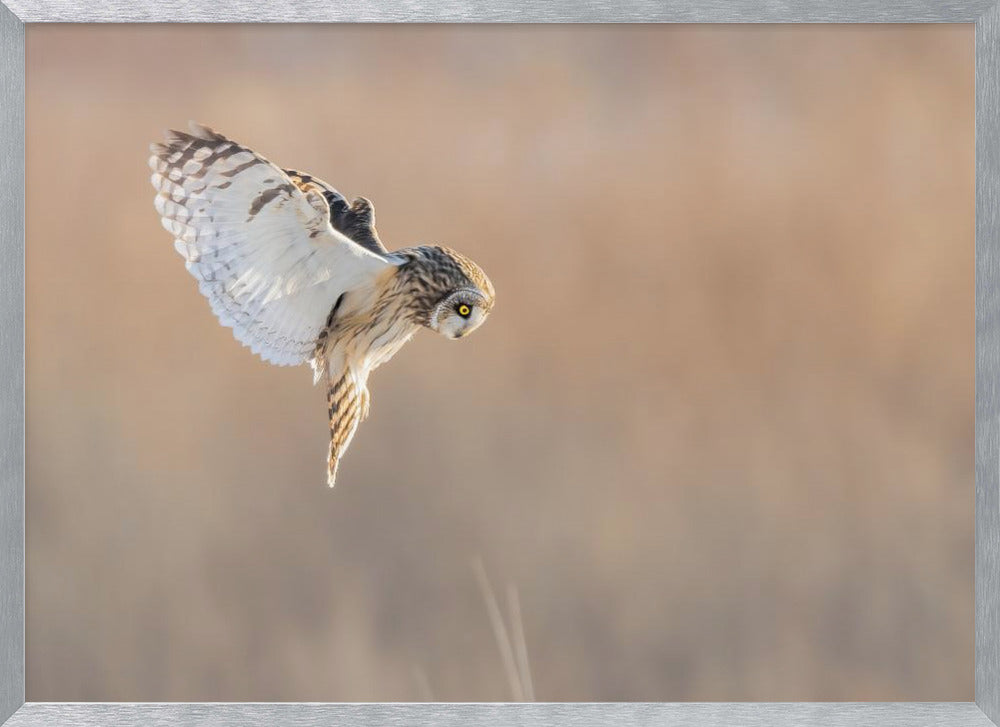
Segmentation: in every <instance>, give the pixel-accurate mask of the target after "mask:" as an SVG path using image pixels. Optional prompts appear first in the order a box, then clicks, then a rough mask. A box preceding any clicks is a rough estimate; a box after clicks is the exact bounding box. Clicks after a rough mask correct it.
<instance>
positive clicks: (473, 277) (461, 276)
mask: <svg viewBox="0 0 1000 727" xmlns="http://www.w3.org/2000/svg"><path fill="white" fill-rule="evenodd" d="M425 249H427V248H425ZM429 249H430V250H432V251H433V253H432V256H433V255H441V257H440V258H438V260H437V261H435V262H436V264H435V265H433V268H434V270H435V273H436V275H433V276H432V277H434V278H437V280H438V281H439V282H441V283H445V281H447V282H446V283H445V284H444V285H443V286H442V287H441V288H439V290H440V291H441V293H442V295H441V297H440V298H439V299H438V300H437V301H436V302H435V304H434V306H433V308H432V309H431V311H430V316H429V317H428V320H427V325H428V326H429V327H430V328H431V330H434V331H437V332H438V333H440V334H441V335H442V336H445V337H446V338H451V339H457V338H462V337H463V336H467V335H468V334H470V333H472V332H473V331H474V330H476V329H477V328H479V326H481V325H482V324H483V321H485V320H486V317H487V316H488V315H489V314H490V311H491V310H493V301H494V298H495V292H494V290H493V283H491V282H490V279H489V278H487V277H486V273H484V272H483V270H482V268H480V267H479V266H478V265H476V264H475V263H474V262H472V261H471V260H469V259H468V258H467V257H465V256H464V255H461V254H460V253H457V252H455V251H454V250H449V249H448V248H442V247H434V248H429Z"/></svg>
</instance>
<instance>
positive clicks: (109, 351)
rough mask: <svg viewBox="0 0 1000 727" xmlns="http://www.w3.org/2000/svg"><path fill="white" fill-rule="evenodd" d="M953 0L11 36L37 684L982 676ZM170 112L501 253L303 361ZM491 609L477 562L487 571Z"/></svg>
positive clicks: (958, 35) (386, 213) (394, 217)
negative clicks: (18, 136)
mask: <svg viewBox="0 0 1000 727" xmlns="http://www.w3.org/2000/svg"><path fill="white" fill-rule="evenodd" d="M973 41H974V37H973V30H972V28H971V26H950V27H949V26H932V27H891V26H882V27H856V26H855V27H846V26H845V27H786V28H776V27H739V28H737V27H586V26H582V27H517V26H513V27H498V26H493V27H460V26H451V27H427V26H414V27H333V26H330V27H318V26H316V27H313V26H301V27H291V26H279V27H260V26H247V27H206V26H187V27H179V26H174V27H163V26H160V27H155V26H147V27H136V26H107V27H93V26H91V27H86V26H84V27H67V26H32V27H30V28H29V29H28V31H27V43H28V180H27V184H28V219H27V225H28V246H27V271H28V293H27V316H28V321H27V322H28V343H27V345H28V349H27V351H28V360H27V372H28V392H27V397H28V444H27V446H28V531H27V532H28V543H27V548H28V582H27V588H28V632H27V644H28V649H27V660H28V682H27V692H28V694H27V698H28V699H29V700H350V701H364V700H419V699H424V698H427V697H432V698H434V699H437V700H505V699H509V698H510V696H511V692H510V690H509V688H508V685H507V679H506V677H505V672H504V668H503V662H502V660H501V657H500V653H499V650H498V646H497V643H496V641H495V639H494V635H493V632H492V630H491V626H490V621H489V617H488V612H487V608H486V606H485V604H484V600H483V596H482V594H481V593H480V591H479V589H478V586H477V581H476V578H475V573H474V570H473V567H472V563H473V562H474V561H475V559H476V558H481V559H482V562H483V563H484V564H485V568H486V571H487V572H488V574H489V577H490V578H491V580H492V581H493V584H494V587H495V588H496V589H497V590H498V592H499V594H500V596H501V598H503V593H504V592H505V589H506V588H507V585H508V584H510V585H511V586H513V587H514V588H516V589H517V593H518V595H519V597H520V604H521V611H522V614H523V629H524V633H525V640H526V643H527V650H528V654H529V658H530V663H531V671H532V675H533V677H534V685H535V690H536V696H537V698H538V699H540V700H814V699H820V700H839V699H863V700H969V699H972V698H973V672H972V662H973V610H972V597H973V585H972V584H973V580H972V563H973V561H972V557H973V556H972V535H973V428H974V425H973V406H974V389H973V345H974V344H973V342H974V323H973V315H974V300H973V274H974V259H973V258H974V254H973V253H974V235H973V225H974V201H973V195H974V138H973V128H974V127H973V104H974V97H973V90H974V89H973ZM189 118H193V119H198V120H200V121H203V122H205V123H208V124H211V125H213V126H215V127H216V128H218V129H219V130H221V131H223V132H224V133H226V134H227V135H230V136H232V137H234V138H236V139H238V140H240V141H243V142H245V143H247V144H249V145H251V146H252V147H254V148H255V149H257V150H259V151H260V152H261V153H263V154H265V155H266V156H268V157H270V158H272V159H274V160H276V161H277V162H279V163H280V164H283V165H285V166H290V167H295V168H299V169H304V170H308V171H310V172H313V173H315V174H317V175H318V176H320V177H322V178H325V179H327V180H328V181H330V182H331V183H332V184H334V185H335V186H337V187H338V188H340V189H341V190H342V191H343V192H344V193H346V194H348V195H365V196H368V197H370V198H372V199H373V200H374V202H375V205H376V208H377V211H378V222H379V229H380V232H381V233H382V237H383V239H384V240H385V241H386V242H387V244H388V245H389V247H401V246H404V245H408V244H414V243H420V242H438V243H443V244H447V245H449V246H453V247H455V248H457V249H459V250H461V251H463V252H465V253H467V254H469V255H470V256H471V257H473V258H474V259H475V260H477V261H478V262H480V263H481V264H482V265H483V267H484V268H485V269H486V270H487V272H488V273H489V274H490V276H491V277H492V279H493V281H494V283H495V285H496V288H497V292H498V298H497V307H496V310H495V312H494V313H493V315H492V317H491V318H490V320H489V322H488V323H487V324H486V325H485V326H484V327H483V329H482V330H481V331H479V332H477V333H476V334H475V335H474V336H472V337H471V338H469V339H467V340H464V341H462V342H460V343H451V342H448V341H445V340H443V339H440V338H438V337H436V336H434V335H432V334H430V333H421V334H419V335H418V336H417V338H416V339H415V340H414V341H413V342H412V343H411V344H410V345H409V346H408V347H407V348H405V349H404V350H403V351H402V352H401V353H400V355H399V356H397V357H396V359H395V360H393V361H392V362H391V363H390V364H389V365H387V366H385V367H384V368H382V369H380V370H379V371H378V372H377V373H376V374H375V375H374V377H373V379H372V392H373V399H374V403H373V407H372V416H371V418H370V419H369V420H368V421H367V422H366V423H365V425H364V426H363V427H362V428H361V429H360V431H359V434H358V436H357V438H356V439H355V442H354V444H353V446H352V448H351V451H350V452H349V455H348V457H347V458H346V460H345V461H344V463H343V465H342V468H341V472H340V478H339V481H338V485H337V488H336V489H335V490H333V491H329V490H328V489H327V488H326V486H325V484H324V472H325V469H324V468H325V455H326V446H327V436H328V435H327V425H326V404H325V399H324V394H323V392H322V391H319V390H317V389H314V388H313V387H312V385H311V383H310V372H309V371H308V370H307V369H304V368H303V369H279V368H272V367H269V366H267V365H265V364H263V363H261V362H260V361H259V360H258V359H256V358H255V357H253V356H252V355H251V354H250V353H249V352H248V351H247V350H245V349H242V348H241V347H240V346H239V345H238V344H237V343H236V342H235V341H234V340H233V338H232V336H231V334H230V331H228V330H227V329H223V328H222V327H220V326H219V325H218V324H217V323H216V321H215V319H214V318H213V316H212V315H211V313H210V311H209V307H208V305H207V303H206V301H205V300H204V299H203V298H202V297H201V296H200V295H199V294H198V292H197V289H196V285H195V282H194V280H193V279H191V278H190V277H189V276H188V274H187V273H186V272H185V270H184V266H183V263H182V260H181V259H180V257H179V256H178V255H177V254H176V253H175V252H174V251H173V247H172V244H171V240H170V238H169V235H168V234H167V233H166V232H164V231H163V230H162V229H161V228H160V226H159V221H158V219H157V216H156V214H155V213H154V210H153V205H152V197H153V192H152V189H151V187H150V185H149V183H148V174H149V172H148V170H147V167H146V156H147V145H148V143H149V142H150V141H153V140H155V139H158V138H159V137H160V134H161V131H162V129H163V128H165V127H168V126H175V127H176V126H181V127H183V125H185V124H186V122H187V120H188V119H189ZM504 608H506V606H504Z"/></svg>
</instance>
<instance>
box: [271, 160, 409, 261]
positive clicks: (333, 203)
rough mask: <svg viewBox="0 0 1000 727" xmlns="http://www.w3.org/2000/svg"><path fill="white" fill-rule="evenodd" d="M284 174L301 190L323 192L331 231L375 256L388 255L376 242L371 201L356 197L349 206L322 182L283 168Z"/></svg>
mask: <svg viewBox="0 0 1000 727" xmlns="http://www.w3.org/2000/svg"><path fill="white" fill-rule="evenodd" d="M284 172H285V174H287V175H288V177H289V178H290V179H291V180H292V182H294V183H295V185H296V186H297V187H299V188H300V189H309V188H310V187H315V188H317V189H318V190H319V191H320V192H321V193H322V195H323V197H324V198H325V199H326V203H327V204H328V205H329V206H330V224H331V225H333V229H335V230H336V231H337V232H341V233H343V234H344V235H346V236H347V237H349V238H351V240H353V241H354V242H356V243H358V244H359V245H361V246H362V247H364V248H367V249H368V250H371V251H372V252H373V253H375V254H376V255H387V254H389V251H388V250H386V249H385V246H384V245H383V244H382V241H381V240H379V239H378V232H376V231H375V208H374V207H373V206H372V203H371V201H370V200H367V199H365V198H364V197H358V198H357V199H356V200H354V201H353V202H351V203H350V204H348V203H347V199H346V198H345V197H344V195H342V194H341V193H340V192H338V191H337V190H336V189H334V188H333V187H331V186H330V185H329V184H327V183H326V182H324V181H323V180H322V179H318V178H316V177H314V176H312V175H311V174H305V173H304V172H297V171H295V170H294V169H285V170H284Z"/></svg>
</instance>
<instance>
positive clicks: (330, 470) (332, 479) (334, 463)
mask: <svg viewBox="0 0 1000 727" xmlns="http://www.w3.org/2000/svg"><path fill="white" fill-rule="evenodd" d="M339 467H340V460H339V459H338V458H337V455H336V454H334V451H333V444H332V443H331V444H330V457H329V459H328V460H327V469H326V484H328V485H329V486H330V487H333V485H334V483H336V481H337V469H338V468H339Z"/></svg>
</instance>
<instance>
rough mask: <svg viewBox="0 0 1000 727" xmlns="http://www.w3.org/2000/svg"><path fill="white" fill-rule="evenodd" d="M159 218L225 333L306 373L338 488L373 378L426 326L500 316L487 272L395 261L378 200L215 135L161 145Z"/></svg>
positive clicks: (174, 137) (455, 262) (156, 179)
mask: <svg viewBox="0 0 1000 727" xmlns="http://www.w3.org/2000/svg"><path fill="white" fill-rule="evenodd" d="M150 150H151V151H152V156H151V157H150V158H149V166H150V167H151V168H152V170H153V176H152V182H153V187H154V188H155V189H156V199H155V205H156V210H157V212H159V214H160V216H161V217H162V222H163V226H164V227H165V228H166V229H167V231H169V232H170V234H171V235H173V236H174V247H175V248H176V249H177V252H179V253H180V254H181V256H182V257H183V258H184V260H185V261H186V262H185V265H186V267H187V269H188V271H189V272H190V273H191V275H193V276H194V277H195V279H196V280H197V281H198V288H199V290H200V291H201V293H202V294H203V295H204V296H205V297H206V298H208V301H209V304H210V305H211V306H212V311H213V312H214V313H215V315H216V316H217V317H218V319H219V322H220V323H221V324H222V325H224V326H227V327H229V328H232V329H233V335H234V336H235V337H236V339H237V340H238V341H240V343H242V344H243V345H244V346H249V347H250V350H251V351H253V352H254V353H256V354H257V355H259V356H260V357H261V358H262V359H264V360H265V361H268V362H270V363H272V364H277V365H279V366H295V365H299V364H304V363H309V364H310V365H311V366H312V370H313V381H314V383H319V382H320V381H325V383H326V388H327V404H328V406H329V414H330V450H329V457H328V460H327V482H328V484H329V485H330V486H331V487H333V484H334V480H335V479H336V477H337V466H338V464H339V463H340V460H341V458H342V457H343V456H344V452H346V451H347V447H348V446H349V445H350V443H351V439H352V438H353V437H354V433H355V431H357V428H358V425H359V424H360V423H361V422H362V421H363V420H364V419H365V417H366V416H367V415H368V405H369V401H370V397H369V394H368V387H367V382H368V376H369V374H371V372H372V371H374V370H375V369H376V368H377V367H378V366H380V365H381V364H383V363H385V362H386V361H388V360H389V359H390V358H392V356H393V355H394V354H395V353H396V352H397V351H398V350H399V349H400V348H401V347H402V346H403V344H404V343H406V342H407V341H408V340H410V338H411V337H412V336H413V334H414V333H416V332H417V330H418V329H420V328H421V327H425V328H430V329H431V330H432V331H436V332H437V333H440V334H441V335H443V336H444V337H446V338H452V339H457V338H462V337H463V336H465V335H467V334H469V333H471V332H472V331H474V330H475V329H476V328H478V327H479V326H480V325H482V323H483V321H485V320H486V317H487V316H488V315H489V313H490V311H491V310H492V308H493V301H494V291H493V284H492V283H490V280H489V278H487V277H486V274H485V273H484V272H483V271H482V269H481V268H480V267H479V266H478V265H476V263H474V262H472V261H471V260H469V259H468V258H467V257H465V256H463V255H460V254H459V253H457V252H455V251H454V250H449V249H448V248H446V247H440V246H437V245H422V246H419V247H407V248H402V249H400V250H396V251H394V252H389V251H388V250H387V249H386V248H385V247H384V246H383V245H382V242H381V241H380V240H379V238H378V234H377V233H376V231H375V211H374V208H373V207H372V204H371V202H369V201H368V200H367V199H364V198H361V197H359V198H358V199H355V200H354V202H352V203H350V204H348V203H347V200H346V199H345V198H344V196H343V195H341V194H340V193H339V192H338V191H337V190H335V189H334V188H333V187H331V186H330V185H328V184H326V183H325V182H323V181H320V180H319V179H317V178H315V177H313V176H311V175H309V174H305V173H302V172H296V171H292V170H289V169H281V168H279V167H278V166H276V165H274V164H272V163H271V162H269V161H268V160H267V159H265V158H264V157H262V156H260V155H259V154H257V153H256V152H254V151H252V150H251V149H248V148H247V147H245V146H242V145H241V144H238V143H237V142H235V141H232V140H231V139H227V138H226V137H225V136H223V135H222V134H219V133H217V132H215V131H213V130H212V129H210V128H208V127H206V126H201V125H199V124H195V123H192V124H191V128H190V133H183V132H180V131H170V132H167V135H166V142H165V143H163V144H152V145H151V147H150Z"/></svg>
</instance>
